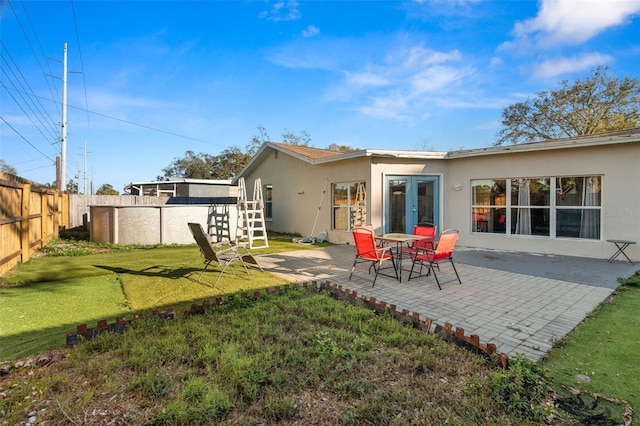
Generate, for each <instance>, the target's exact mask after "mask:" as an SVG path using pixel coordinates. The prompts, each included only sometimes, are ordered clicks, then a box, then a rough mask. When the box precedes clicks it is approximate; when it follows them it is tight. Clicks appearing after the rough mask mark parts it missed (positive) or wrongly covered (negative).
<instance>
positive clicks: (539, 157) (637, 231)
mask: <svg viewBox="0 0 640 426" xmlns="http://www.w3.org/2000/svg"><path fill="white" fill-rule="evenodd" d="M635 140H636V142H627V143H607V142H606V141H605V142H604V143H603V144H601V145H595V146H590V145H580V144H576V145H574V146H566V147H564V148H562V149H550V148H549V147H548V146H546V147H545V148H546V149H544V150H537V151H536V150H535V149H537V146H534V148H527V147H525V148H526V149H531V150H528V151H527V150H526V149H525V150H523V149H520V148H514V149H505V150H504V151H505V152H499V153H496V152H497V151H496V150H492V149H488V150H486V152H485V151H475V152H470V153H464V152H458V153H451V155H450V156H448V157H447V158H433V159H415V158H407V157H403V156H402V155H400V156H397V157H393V156H385V155H376V154H374V155H372V156H362V157H357V158H352V159H347V160H341V161H334V162H327V163H322V164H316V165H313V164H310V163H308V162H305V161H302V160H298V159H296V158H294V157H292V156H290V155H287V154H285V153H283V152H278V153H277V156H276V153H275V152H274V151H273V150H271V151H270V152H269V153H268V155H266V156H265V158H263V159H261V161H260V162H258V163H257V164H256V165H255V167H254V168H252V170H251V172H250V173H249V174H245V181H246V186H247V190H248V192H249V194H248V195H249V197H251V194H250V191H251V190H252V188H253V185H254V179H256V178H258V177H259V178H261V180H262V184H263V185H267V184H271V185H273V219H271V220H268V221H267V229H269V230H271V231H280V232H295V233H299V234H301V235H303V236H310V235H312V234H313V235H312V236H317V235H318V234H319V233H320V232H322V231H324V230H327V231H328V237H327V239H328V240H329V241H331V242H333V243H337V244H345V243H348V244H352V243H353V237H352V235H351V232H349V231H334V230H332V229H331V216H332V212H331V184H332V183H339V182H353V181H359V180H364V181H366V185H367V215H368V222H369V223H370V224H372V225H373V226H374V228H375V230H376V232H377V233H383V232H385V229H386V224H385V214H386V212H385V208H386V207H385V196H386V194H385V189H386V188H385V177H386V176H389V175H414V176H438V177H439V178H440V179H439V182H440V187H439V190H440V194H439V195H440V206H439V216H440V222H439V223H438V227H439V229H440V230H444V229H448V228H454V229H458V230H459V231H460V240H459V244H460V245H462V246H468V247H482V248H490V249H497V250H510V251H527V252H535V253H547V254H569V255H575V256H584V257H592V258H600V259H606V258H608V257H609V256H610V255H611V254H613V253H614V252H615V247H614V246H613V244H612V243H609V242H607V241H606V240H608V239H627V240H632V241H636V242H637V243H638V244H636V245H633V246H631V247H629V248H628V249H627V253H628V255H629V256H630V257H631V258H632V259H634V260H635V261H640V247H639V246H640V141H637V138H636V139H635ZM563 146H565V145H563ZM588 175H599V176H602V222H601V238H600V239H599V240H586V239H570V238H553V237H539V236H507V235H498V234H489V233H473V232H472V231H471V192H470V189H471V188H470V183H471V180H473V179H488V178H500V179H507V178H534V177H558V176H588ZM327 179H328V184H327V185H326V193H325V195H324V198H323V201H322V205H321V207H320V212H319V215H318V221H317V224H316V226H315V229H313V223H314V219H315V217H316V213H318V206H319V203H320V200H321V198H322V191H323V190H324V189H325V184H326V182H327ZM457 184H459V185H457ZM459 186H461V189H460V188H459ZM456 187H458V188H456Z"/></svg>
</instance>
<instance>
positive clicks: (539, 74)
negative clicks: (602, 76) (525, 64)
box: [533, 53, 613, 78]
mask: <svg viewBox="0 0 640 426" xmlns="http://www.w3.org/2000/svg"><path fill="white" fill-rule="evenodd" d="M612 60H613V58H612V57H611V56H609V55H603V54H601V53H591V54H585V55H580V56H575V57H572V58H560V59H549V60H546V61H544V62H542V63H541V64H539V65H538V66H536V68H535V69H534V71H533V76H534V77H536V78H549V77H555V76H558V75H561V74H565V73H573V72H577V71H584V70H587V69H590V68H595V67H596V66H599V65H605V64H607V63H609V62H611V61H612Z"/></svg>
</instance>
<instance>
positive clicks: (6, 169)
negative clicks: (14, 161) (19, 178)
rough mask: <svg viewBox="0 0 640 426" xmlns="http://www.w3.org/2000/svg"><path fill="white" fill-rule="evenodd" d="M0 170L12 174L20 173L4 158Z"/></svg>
mask: <svg viewBox="0 0 640 426" xmlns="http://www.w3.org/2000/svg"><path fill="white" fill-rule="evenodd" d="M0 172H4V173H8V174H10V175H17V174H18V171H17V170H16V169H15V167H13V166H10V165H9V164H7V163H6V162H5V161H4V160H2V159H0Z"/></svg>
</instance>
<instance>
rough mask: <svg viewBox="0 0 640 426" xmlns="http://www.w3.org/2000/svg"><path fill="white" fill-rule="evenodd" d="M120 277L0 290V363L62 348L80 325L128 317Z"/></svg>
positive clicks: (48, 283)
mask: <svg viewBox="0 0 640 426" xmlns="http://www.w3.org/2000/svg"><path fill="white" fill-rule="evenodd" d="M128 313H129V309H128V308H127V306H126V303H125V298H124V295H123V294H122V291H121V290H120V282H119V281H118V277H117V276H115V275H101V276H97V277H89V278H77V279H69V280H65V281H59V282H37V283H33V284H30V285H25V286H19V287H5V288H2V289H0V317H2V321H0V360H14V359H17V358H21V357H24V356H27V355H32V354H34V353H38V352H40V351H45V350H51V349H55V348H59V347H60V346H61V344H64V336H65V334H66V333H67V332H69V331H74V330H75V327H76V325H77V324H80V323H82V322H84V321H95V319H96V318H99V319H102V318H113V317H116V316H121V315H126V314H128Z"/></svg>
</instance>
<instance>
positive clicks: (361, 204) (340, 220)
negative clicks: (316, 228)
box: [331, 181, 367, 231]
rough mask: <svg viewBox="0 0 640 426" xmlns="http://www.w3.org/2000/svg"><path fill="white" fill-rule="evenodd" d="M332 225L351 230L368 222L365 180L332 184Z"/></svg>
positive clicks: (336, 228) (343, 229)
mask: <svg viewBox="0 0 640 426" xmlns="http://www.w3.org/2000/svg"><path fill="white" fill-rule="evenodd" d="M331 195H332V197H331V199H332V201H331V204H332V209H331V211H332V225H331V226H332V227H333V229H335V230H341V231H350V230H352V229H353V228H355V227H356V226H360V225H365V224H366V223H367V210H366V201H367V191H366V184H365V182H364V181H358V182H343V183H334V184H332V185H331Z"/></svg>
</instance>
